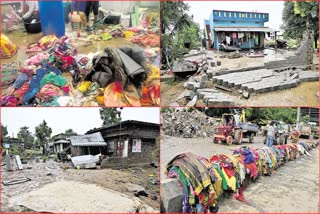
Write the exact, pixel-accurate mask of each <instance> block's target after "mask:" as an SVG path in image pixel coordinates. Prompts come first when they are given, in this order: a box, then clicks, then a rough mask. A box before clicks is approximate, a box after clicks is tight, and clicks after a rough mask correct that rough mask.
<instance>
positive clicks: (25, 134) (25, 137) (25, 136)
mask: <svg viewBox="0 0 320 214" xmlns="http://www.w3.org/2000/svg"><path fill="white" fill-rule="evenodd" d="M18 138H19V140H21V141H22V142H23V143H24V146H25V148H27V149H30V148H32V146H33V142H34V137H33V135H32V133H31V132H30V131H29V127H27V126H23V127H21V128H20V130H19V132H18Z"/></svg>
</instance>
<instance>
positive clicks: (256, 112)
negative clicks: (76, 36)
mask: <svg viewBox="0 0 320 214" xmlns="http://www.w3.org/2000/svg"><path fill="white" fill-rule="evenodd" d="M245 113H246V119H247V121H250V122H253V123H257V124H259V125H265V124H267V123H268V121H270V120H278V121H283V122H285V123H289V124H293V123H295V121H296V116H297V109H296V108H247V109H245Z"/></svg>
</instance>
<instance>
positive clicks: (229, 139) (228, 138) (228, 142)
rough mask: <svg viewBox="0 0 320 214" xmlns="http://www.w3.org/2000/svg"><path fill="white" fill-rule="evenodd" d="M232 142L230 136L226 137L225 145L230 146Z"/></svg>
mask: <svg viewBox="0 0 320 214" xmlns="http://www.w3.org/2000/svg"><path fill="white" fill-rule="evenodd" d="M232 141H233V138H232V136H228V137H227V138H226V142H227V144H228V145H229V146H230V145H231V144H232Z"/></svg>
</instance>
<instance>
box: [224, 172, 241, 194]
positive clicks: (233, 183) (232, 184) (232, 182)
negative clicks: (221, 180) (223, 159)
mask: <svg viewBox="0 0 320 214" xmlns="http://www.w3.org/2000/svg"><path fill="white" fill-rule="evenodd" d="M221 169H222V170H221V171H222V174H223V176H224V177H225V179H226V181H227V185H228V187H230V188H231V189H232V190H233V191H234V192H235V191H236V189H237V187H236V186H237V180H236V178H235V177H234V176H232V177H231V178H229V177H228V175H227V173H226V171H224V169H223V168H221Z"/></svg>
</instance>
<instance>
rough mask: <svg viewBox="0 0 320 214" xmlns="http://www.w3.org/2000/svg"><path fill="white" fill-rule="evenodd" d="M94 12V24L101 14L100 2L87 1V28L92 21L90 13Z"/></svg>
mask: <svg viewBox="0 0 320 214" xmlns="http://www.w3.org/2000/svg"><path fill="white" fill-rule="evenodd" d="M91 10H92V12H93V15H94V19H93V23H95V22H97V20H98V14H99V1H87V3H86V10H85V14H86V17H87V27H89V21H90V18H89V17H90V12H91Z"/></svg>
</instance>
